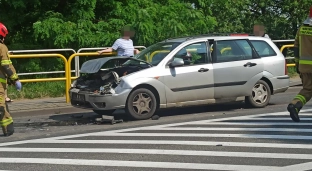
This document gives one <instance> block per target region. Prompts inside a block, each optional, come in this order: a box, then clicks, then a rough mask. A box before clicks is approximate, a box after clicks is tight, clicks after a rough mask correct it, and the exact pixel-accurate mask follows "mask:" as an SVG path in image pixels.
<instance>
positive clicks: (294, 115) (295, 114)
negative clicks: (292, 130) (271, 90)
mask: <svg viewBox="0 0 312 171" xmlns="http://www.w3.org/2000/svg"><path fill="white" fill-rule="evenodd" d="M302 106H303V105H302V103H301V102H300V101H299V102H297V103H296V104H289V105H288V106H287V110H288V112H289V114H290V117H291V119H292V120H293V121H294V122H300V118H299V112H300V110H301V108H302Z"/></svg>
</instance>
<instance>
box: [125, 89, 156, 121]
mask: <svg viewBox="0 0 312 171" xmlns="http://www.w3.org/2000/svg"><path fill="white" fill-rule="evenodd" d="M156 109H157V100H156V97H155V95H154V93H153V92H152V91H150V90H149V89H146V88H139V89H136V90H134V91H133V92H131V93H130V95H129V96H128V99H127V103H126V112H127V114H128V115H130V116H131V117H132V118H134V119H136V120H144V119H149V118H150V117H152V116H153V115H154V114H155V112H156Z"/></svg>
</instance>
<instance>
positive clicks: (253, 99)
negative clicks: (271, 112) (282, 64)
mask: <svg viewBox="0 0 312 171" xmlns="http://www.w3.org/2000/svg"><path fill="white" fill-rule="evenodd" d="M270 99H271V89H270V86H269V85H268V83H266V82H265V81H263V80H259V81H258V82H257V83H256V84H255V85H254V87H253V88H252V94H251V95H250V96H246V97H245V103H246V105H247V106H250V107H254V108H263V107H265V106H267V105H268V104H269V102H270Z"/></svg>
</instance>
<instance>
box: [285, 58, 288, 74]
mask: <svg viewBox="0 0 312 171" xmlns="http://www.w3.org/2000/svg"><path fill="white" fill-rule="evenodd" d="M285 75H288V69H287V61H286V59H285Z"/></svg>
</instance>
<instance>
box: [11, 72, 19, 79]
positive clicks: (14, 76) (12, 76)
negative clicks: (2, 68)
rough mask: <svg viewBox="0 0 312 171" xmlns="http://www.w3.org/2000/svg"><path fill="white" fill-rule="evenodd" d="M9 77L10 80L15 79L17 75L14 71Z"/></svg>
mask: <svg viewBox="0 0 312 171" xmlns="http://www.w3.org/2000/svg"><path fill="white" fill-rule="evenodd" d="M10 78H11V80H16V79H18V76H17V74H16V73H14V74H13V75H11V77H10Z"/></svg>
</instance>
